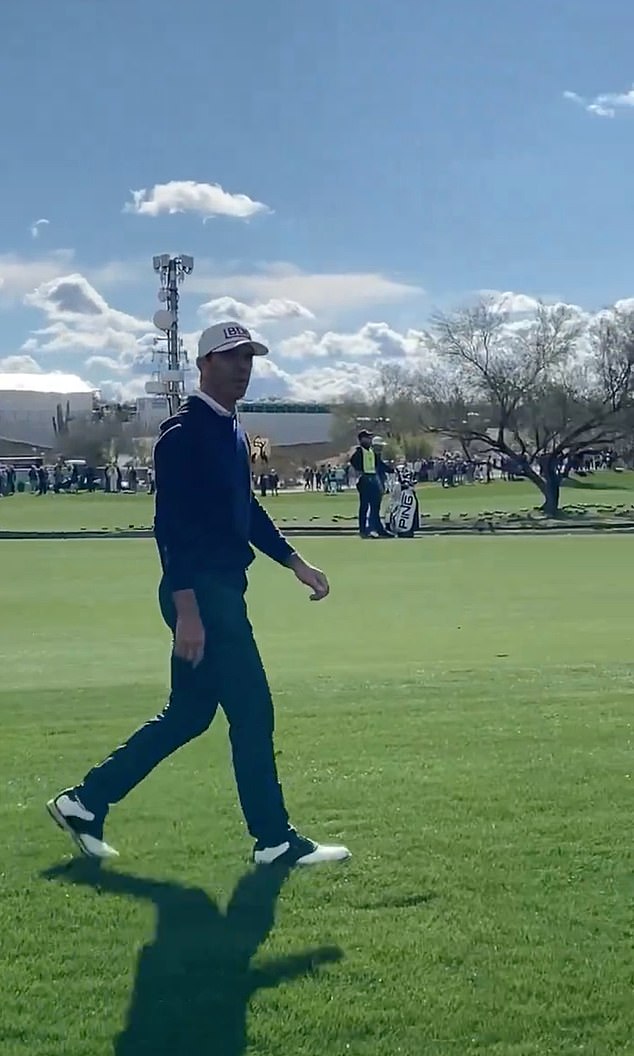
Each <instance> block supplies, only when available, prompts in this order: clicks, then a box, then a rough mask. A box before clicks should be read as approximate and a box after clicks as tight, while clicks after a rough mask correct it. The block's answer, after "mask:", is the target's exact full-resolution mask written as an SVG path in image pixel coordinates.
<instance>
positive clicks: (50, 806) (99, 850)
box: [46, 789, 119, 859]
mask: <svg viewBox="0 0 634 1056" xmlns="http://www.w3.org/2000/svg"><path fill="white" fill-rule="evenodd" d="M46 809H47V810H48V812H49V814H50V816H51V817H52V819H53V821H54V822H55V824H56V825H59V827H60V829H63V831H64V832H67V833H68V835H69V836H70V838H71V839H72V840H73V841H74V842H75V843H76V844H77V846H78V847H79V850H80V851H81V853H82V854H84V855H85V856H86V858H100V859H104V858H118V856H119V852H118V851H115V849H114V847H111V846H110V845H109V844H108V843H106V841H105V840H104V838H103V819H100V818H98V817H97V816H96V815H95V814H93V813H92V812H91V811H90V810H88V809H87V808H86V807H85V806H84V804H83V803H82V802H81V800H80V799H79V797H78V796H77V795H76V794H75V792H74V790H73V789H67V790H66V792H60V794H59V795H58V796H56V797H55V799H49V801H48V803H47V804H46Z"/></svg>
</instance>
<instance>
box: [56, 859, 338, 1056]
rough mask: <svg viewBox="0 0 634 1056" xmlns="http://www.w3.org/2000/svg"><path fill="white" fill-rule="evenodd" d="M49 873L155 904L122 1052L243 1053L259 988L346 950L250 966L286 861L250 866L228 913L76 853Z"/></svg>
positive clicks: (201, 894)
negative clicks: (153, 928) (153, 924)
mask: <svg viewBox="0 0 634 1056" xmlns="http://www.w3.org/2000/svg"><path fill="white" fill-rule="evenodd" d="M43 876H44V877H45V878H46V879H48V880H55V879H62V880H65V881H67V882H70V883H73V884H83V885H88V886H91V887H94V888H95V890H97V891H99V892H107V893H108V894H116V895H122V896H126V897H131V898H140V899H147V900H148V901H150V902H153V903H154V905H155V906H156V910H157V924H156V933H155V935H154V938H153V940H152V942H151V943H149V944H148V945H147V946H145V947H144V949H143V950H141V953H140V954H139V960H138V966H137V971H136V979H135V984H134V992H133V995H132V1000H131V1002H130V1007H129V1010H128V1014H127V1018H126V1025H125V1029H124V1031H123V1033H122V1034H120V1035H119V1036H118V1037H117V1039H116V1042H115V1047H114V1054H115V1056H150V1054H151V1056H168V1054H169V1056H243V1053H245V1052H246V1049H247V1028H246V1018H247V1012H248V1008H249V1003H250V1001H251V998H252V997H253V995H254V994H255V993H256V992H257V991H258V990H260V989H263V988H269V987H276V986H278V985H279V984H280V983H284V982H287V981H289V980H293V979H297V978H299V977H302V976H306V975H309V974H311V973H313V972H315V971H317V970H318V969H319V966H320V965H322V964H329V963H334V962H336V961H339V960H340V959H341V957H342V953H341V950H339V949H338V948H337V947H321V948H318V949H314V950H306V951H304V952H302V953H297V954H291V955H289V956H288V957H282V958H278V959H277V960H274V961H270V962H268V963H264V964H263V965H262V966H260V967H257V968H254V967H252V966H251V960H252V958H253V957H254V955H255V954H256V953H257V950H258V949H259V947H260V946H261V945H262V944H263V942H264V941H265V940H266V938H267V936H268V935H269V933H270V931H271V929H272V927H273V924H274V921H275V906H276V902H277V899H278V897H279V895H280V891H281V888H282V885H283V884H284V881H285V879H286V878H287V876H288V871H287V870H284V869H281V868H280V869H276V868H275V867H271V868H266V869H265V868H261V869H258V870H255V869H251V870H249V872H248V873H245V875H244V876H242V877H241V879H240V880H239V881H238V883H237V885H236V887H235V890H234V891H233V894H232V896H231V899H230V902H229V905H228V906H227V910H226V912H225V913H222V912H221V911H220V910H219V908H218V906H217V905H216V903H215V902H214V901H213V900H212V899H211V898H210V897H209V896H208V895H207V893H206V892H205V891H203V890H202V889H201V888H196V887H183V886H181V885H180V884H174V883H169V882H166V881H159V880H148V879H144V878H142V877H138V876H131V875H129V874H127V873H120V872H115V871H110V870H107V869H100V868H99V865H98V863H93V862H87V861H81V860H75V861H73V862H72V863H71V864H70V865H64V866H56V867H55V868H53V869H49V870H47V871H46V872H45V873H43Z"/></svg>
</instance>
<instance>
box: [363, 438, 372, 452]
mask: <svg viewBox="0 0 634 1056" xmlns="http://www.w3.org/2000/svg"><path fill="white" fill-rule="evenodd" d="M370 444H371V437H369V436H362V437H361V447H365V448H366V450H367V449H368V448H369V447H370Z"/></svg>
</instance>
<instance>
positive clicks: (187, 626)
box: [174, 590, 205, 667]
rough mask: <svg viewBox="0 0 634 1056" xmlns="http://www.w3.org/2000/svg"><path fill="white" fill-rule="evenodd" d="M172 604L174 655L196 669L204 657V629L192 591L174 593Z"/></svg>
mask: <svg viewBox="0 0 634 1056" xmlns="http://www.w3.org/2000/svg"><path fill="white" fill-rule="evenodd" d="M174 603H175V605H176V613H177V618H176V631H175V633H174V655H175V656H178V657H179V659H180V660H187V661H188V663H190V664H192V665H193V666H194V667H198V664H199V663H200V661H201V660H202V658H203V656H204V655H205V628H204V626H203V621H202V620H201V618H200V612H199V611H198V604H197V602H196V596H195V594H194V592H193V590H179V591H176V592H175V593H174Z"/></svg>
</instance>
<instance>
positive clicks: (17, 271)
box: [0, 249, 74, 301]
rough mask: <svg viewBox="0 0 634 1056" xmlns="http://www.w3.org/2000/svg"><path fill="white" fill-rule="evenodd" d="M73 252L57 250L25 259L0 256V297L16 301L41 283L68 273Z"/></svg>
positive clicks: (11, 255)
mask: <svg viewBox="0 0 634 1056" xmlns="http://www.w3.org/2000/svg"><path fill="white" fill-rule="evenodd" d="M73 257H74V251H73V250H72V249H58V250H56V251H55V252H53V253H48V254H46V255H45V256H43V257H36V258H26V257H20V256H18V255H17V254H16V253H3V254H0V297H2V298H3V299H4V300H9V301H12V300H16V299H19V298H21V297H23V296H24V294H25V293H29V292H30V291H32V290H33V289H34V288H35V287H37V286H39V285H41V283H43V282H48V281H50V280H51V279H54V278H56V277H57V276H59V275H63V274H64V272H66V271H68V269H69V267H70V266H71V264H72V261H73Z"/></svg>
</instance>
